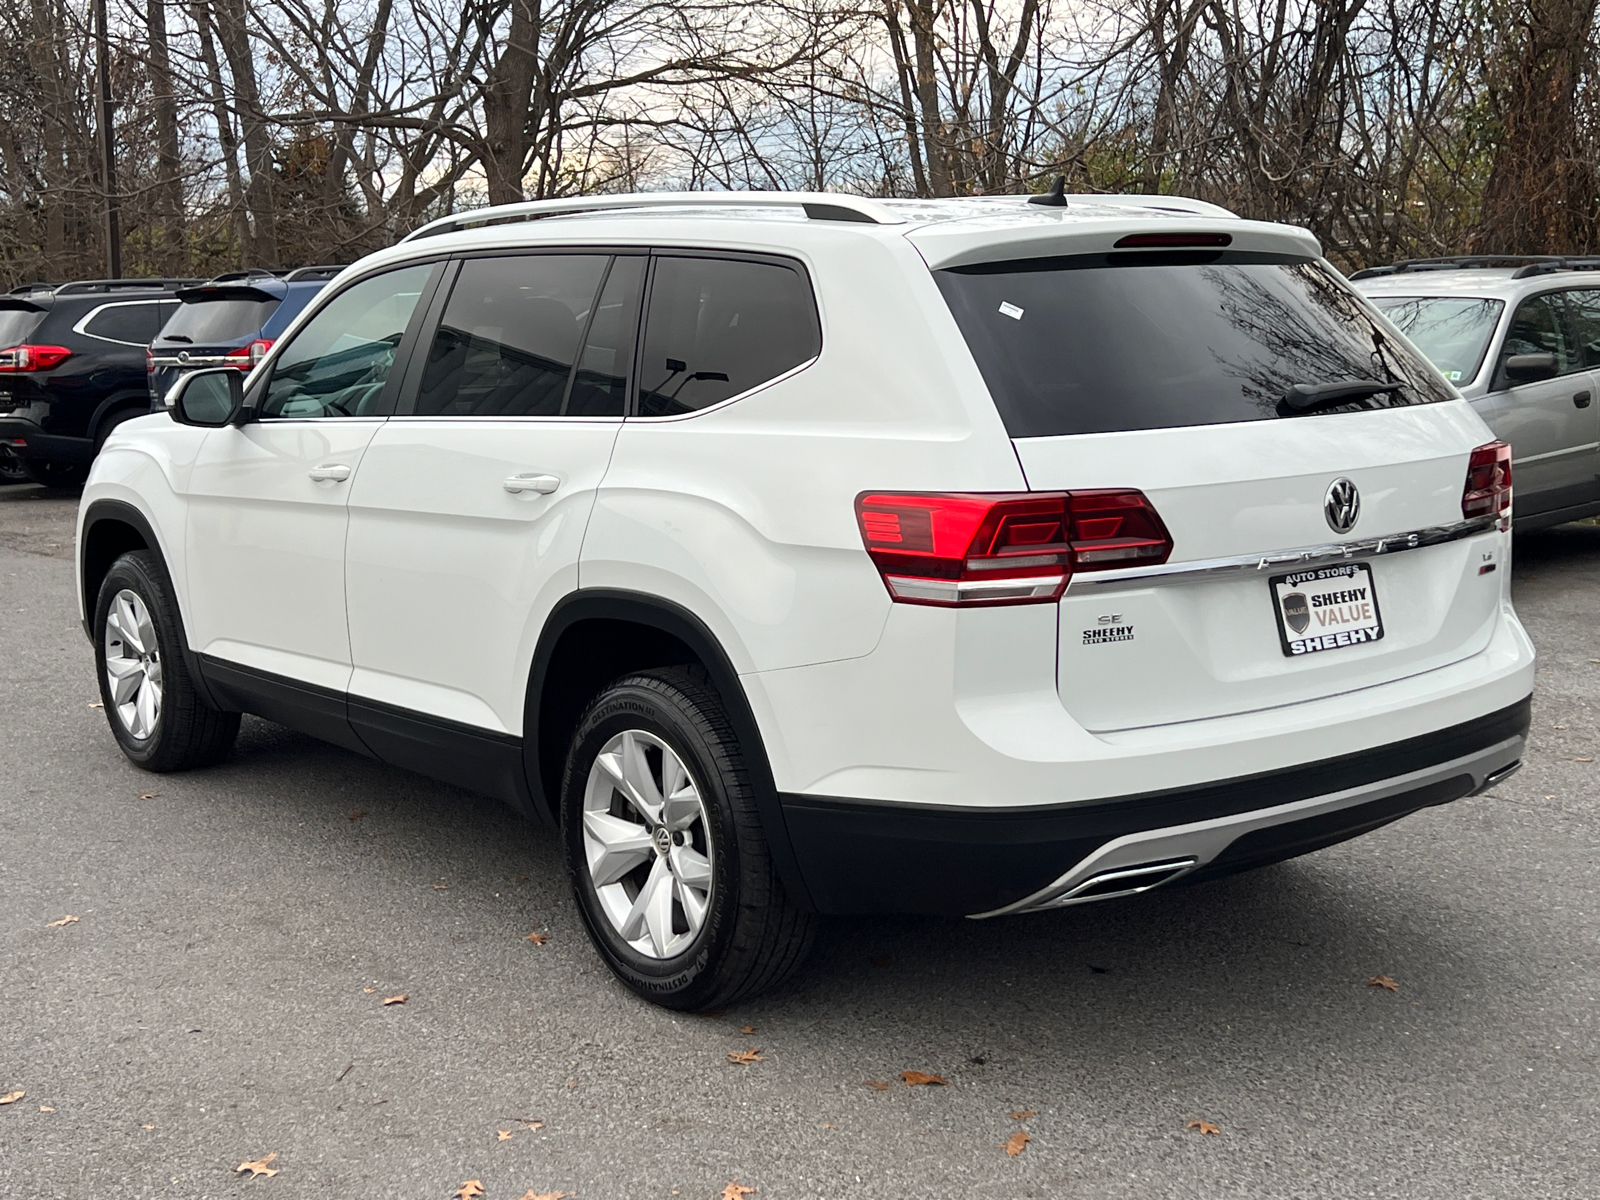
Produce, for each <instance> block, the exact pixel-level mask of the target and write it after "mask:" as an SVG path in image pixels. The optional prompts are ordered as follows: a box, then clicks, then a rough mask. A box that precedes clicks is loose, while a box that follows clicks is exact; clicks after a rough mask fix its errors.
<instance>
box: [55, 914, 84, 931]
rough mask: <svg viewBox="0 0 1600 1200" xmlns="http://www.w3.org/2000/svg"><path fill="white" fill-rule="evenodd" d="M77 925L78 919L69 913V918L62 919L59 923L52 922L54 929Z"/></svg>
mask: <svg viewBox="0 0 1600 1200" xmlns="http://www.w3.org/2000/svg"><path fill="white" fill-rule="evenodd" d="M77 923H78V918H77V917H74V916H72V915H71V914H70V913H69V914H68V915H67V916H64V917H62V918H61V920H59V921H51V922H50V928H52V929H54V928H55V927H56V926H57V925H76V924H77Z"/></svg>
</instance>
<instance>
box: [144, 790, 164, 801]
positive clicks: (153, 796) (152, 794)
mask: <svg viewBox="0 0 1600 1200" xmlns="http://www.w3.org/2000/svg"><path fill="white" fill-rule="evenodd" d="M160 795H161V793H160V792H140V793H139V799H141V800H154V799H156V798H157V797H158V796H160Z"/></svg>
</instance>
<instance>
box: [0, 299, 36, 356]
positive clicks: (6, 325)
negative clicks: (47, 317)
mask: <svg viewBox="0 0 1600 1200" xmlns="http://www.w3.org/2000/svg"><path fill="white" fill-rule="evenodd" d="M43 320H44V313H42V312H35V311H31V310H29V309H25V308H0V350H9V349H11V347H13V346H20V345H22V343H23V342H25V341H27V340H28V336H29V335H30V334H31V333H33V331H34V330H35V329H37V328H39V323H40V322H41V321H43Z"/></svg>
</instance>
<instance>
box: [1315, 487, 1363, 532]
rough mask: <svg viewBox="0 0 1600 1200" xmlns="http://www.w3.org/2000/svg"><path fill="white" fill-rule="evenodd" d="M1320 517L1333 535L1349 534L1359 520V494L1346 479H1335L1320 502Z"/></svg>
mask: <svg viewBox="0 0 1600 1200" xmlns="http://www.w3.org/2000/svg"><path fill="white" fill-rule="evenodd" d="M1322 515H1323V516H1325V517H1327V518H1328V528H1329V529H1331V530H1333V531H1334V532H1335V533H1349V532H1350V531H1351V530H1352V529H1354V528H1355V527H1356V522H1357V521H1358V520H1360V519H1361V493H1360V492H1358V491H1356V485H1355V484H1353V483H1351V482H1350V481H1349V480H1348V479H1335V480H1334V481H1333V482H1332V483H1330V484H1329V485H1328V494H1327V495H1326V496H1325V497H1323V500H1322Z"/></svg>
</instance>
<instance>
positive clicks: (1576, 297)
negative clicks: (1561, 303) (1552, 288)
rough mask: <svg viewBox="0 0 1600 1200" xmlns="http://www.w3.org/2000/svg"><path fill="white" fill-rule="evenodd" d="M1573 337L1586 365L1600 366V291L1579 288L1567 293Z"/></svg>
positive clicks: (1568, 313)
mask: <svg viewBox="0 0 1600 1200" xmlns="http://www.w3.org/2000/svg"><path fill="white" fill-rule="evenodd" d="M1567 315H1568V316H1569V317H1571V319H1572V321H1571V324H1572V337H1573V340H1574V341H1575V342H1576V343H1577V345H1578V353H1579V354H1581V355H1582V357H1583V365H1584V366H1585V367H1590V368H1593V367H1600V291H1596V290H1594V289H1593V288H1577V289H1575V290H1573V291H1570V292H1568V293H1567Z"/></svg>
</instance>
